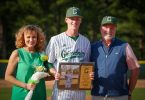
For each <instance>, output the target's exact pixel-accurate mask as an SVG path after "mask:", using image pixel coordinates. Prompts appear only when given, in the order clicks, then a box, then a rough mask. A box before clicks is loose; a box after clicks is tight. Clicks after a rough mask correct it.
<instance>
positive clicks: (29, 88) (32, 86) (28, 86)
mask: <svg viewBox="0 0 145 100" xmlns="http://www.w3.org/2000/svg"><path fill="white" fill-rule="evenodd" d="M35 87H36V84H32V83H28V84H26V86H25V88H26V89H27V90H34V89H35Z"/></svg>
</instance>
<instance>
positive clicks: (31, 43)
mask: <svg viewBox="0 0 145 100" xmlns="http://www.w3.org/2000/svg"><path fill="white" fill-rule="evenodd" d="M44 43H45V35H44V33H43V32H42V30H41V28H39V27H37V26H35V25H26V26H24V27H22V28H20V29H19V31H18V32H17V34H16V42H15V45H16V48H17V49H16V50H14V51H13V52H12V54H11V56H10V58H9V62H8V66H7V70H6V74H5V79H6V80H7V81H9V82H11V83H13V84H14V86H13V88H12V97H11V99H12V100H24V99H25V96H26V95H27V93H28V92H29V90H34V92H33V96H32V99H31V100H46V87H45V81H44V79H41V80H40V82H39V83H38V84H37V85H36V84H32V82H31V83H29V82H28V81H29V79H30V78H31V76H32V75H33V74H34V73H35V72H36V69H38V67H37V66H44V61H43V60H42V59H41V52H42V51H43V50H44ZM50 72H52V73H53V74H54V73H55V70H54V69H53V68H50Z"/></svg>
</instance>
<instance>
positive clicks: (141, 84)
mask: <svg viewBox="0 0 145 100" xmlns="http://www.w3.org/2000/svg"><path fill="white" fill-rule="evenodd" d="M45 83H46V88H49V89H52V88H53V84H54V81H46V82H45ZM11 87H12V84H11V83H9V82H7V81H5V80H0V88H11ZM136 88H145V80H138V81H137V84H136ZM47 100H51V97H49V96H48V97H47ZM86 100H91V96H86Z"/></svg>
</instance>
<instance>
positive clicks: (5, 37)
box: [0, 0, 145, 60]
mask: <svg viewBox="0 0 145 100" xmlns="http://www.w3.org/2000/svg"><path fill="white" fill-rule="evenodd" d="M144 4H145V1H144V0H1V1H0V59H8V58H9V56H10V54H11V52H12V50H14V49H15V33H16V31H17V30H18V29H19V28H20V27H21V26H23V25H26V24H37V25H39V26H40V27H41V28H42V29H43V31H44V32H45V34H46V36H47V41H46V45H47V43H48V41H49V39H50V37H52V36H53V35H56V34H59V33H61V32H63V31H65V29H66V24H65V23H64V18H65V12H66V10H67V8H69V7H71V6H76V7H79V8H80V9H81V11H82V14H83V22H82V24H81V28H80V33H82V34H84V35H85V36H87V37H88V38H89V39H90V41H91V42H94V41H96V40H99V39H100V30H99V29H100V22H101V19H102V18H103V17H104V16H106V15H112V16H115V17H117V18H118V20H119V23H118V29H117V34H116V36H117V37H118V38H121V39H122V40H124V41H127V42H129V43H130V45H131V46H132V48H133V50H134V52H135V54H136V56H137V58H138V59H139V60H142V59H145V47H144V45H145V28H144V26H145V10H144V9H145V6H144Z"/></svg>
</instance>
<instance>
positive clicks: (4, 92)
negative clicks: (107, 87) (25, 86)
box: [0, 88, 145, 100]
mask: <svg viewBox="0 0 145 100" xmlns="http://www.w3.org/2000/svg"><path fill="white" fill-rule="evenodd" d="M47 96H49V97H50V96H51V90H50V89H47ZM87 96H90V92H89V91H87ZM10 97H11V88H0V100H10ZM132 100H145V88H136V89H135V90H134V92H133V94H132Z"/></svg>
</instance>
